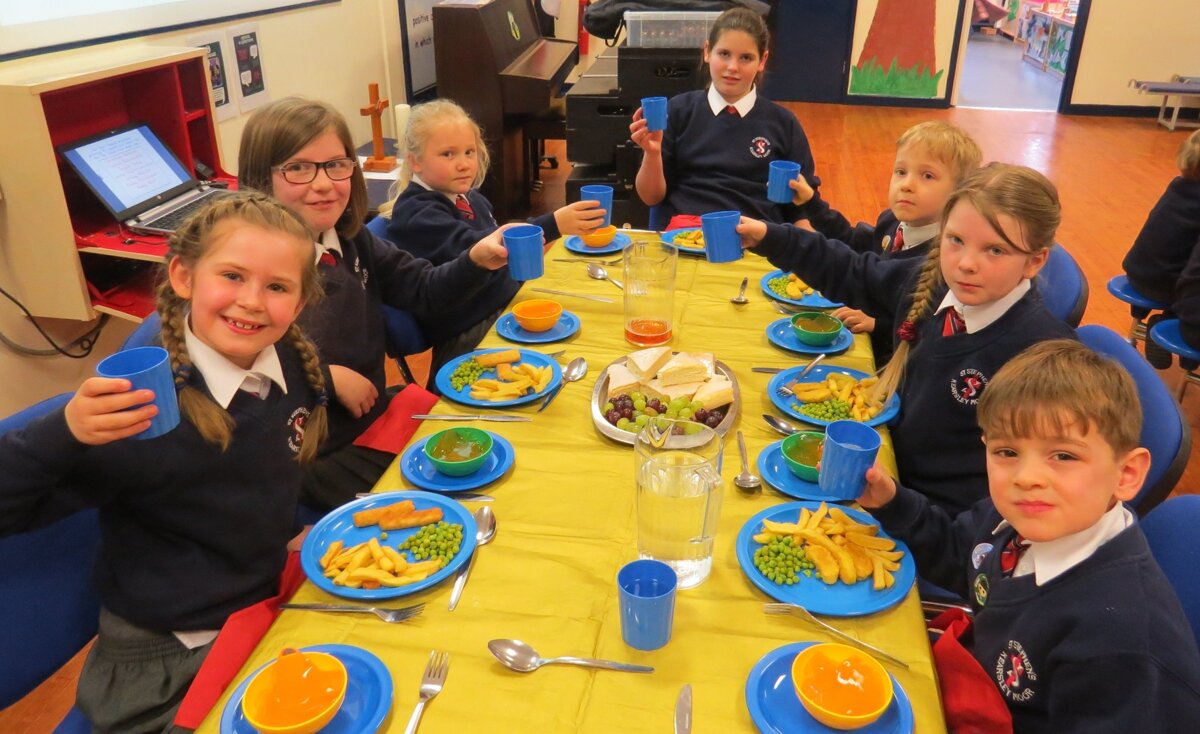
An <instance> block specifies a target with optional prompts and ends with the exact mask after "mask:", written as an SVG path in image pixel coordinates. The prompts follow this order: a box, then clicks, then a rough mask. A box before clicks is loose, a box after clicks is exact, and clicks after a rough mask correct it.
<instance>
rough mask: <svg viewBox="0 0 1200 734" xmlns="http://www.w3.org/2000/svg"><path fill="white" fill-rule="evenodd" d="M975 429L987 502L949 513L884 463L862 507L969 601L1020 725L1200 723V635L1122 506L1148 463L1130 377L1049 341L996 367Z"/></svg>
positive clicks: (989, 664) (983, 654)
mask: <svg viewBox="0 0 1200 734" xmlns="http://www.w3.org/2000/svg"><path fill="white" fill-rule="evenodd" d="M979 424H980V426H981V427H982V428H983V433H984V442H985V444H986V446H987V464H988V484H989V493H990V497H989V498H987V499H983V500H981V501H980V502H979V503H978V504H977V505H975V506H974V507H973V508H971V510H970V511H968V512H964V513H962V514H960V515H959V516H958V517H957V518H953V519H952V518H951V517H950V516H949V515H947V514H946V513H945V512H944V511H942V510H940V509H939V508H937V507H935V506H934V505H932V504H930V503H929V501H928V500H927V499H926V498H925V497H923V496H922V495H920V494H918V493H917V492H914V491H912V490H910V489H907V488H905V487H902V486H899V487H898V486H897V485H896V483H895V482H894V481H893V480H892V479H891V478H890V477H888V476H886V475H885V474H884V473H883V472H881V471H879V470H878V469H871V470H869V471H868V472H867V481H868V485H867V490H866V492H865V493H864V494H863V496H862V497H861V498H860V499H859V502H860V503H861V504H862V506H863V507H865V508H867V509H868V510H869V511H870V512H871V514H872V515H874V516H875V517H876V518H877V519H878V520H879V521H880V522H881V524H882V525H883V527H884V529H886V530H887V531H888V532H889V533H891V534H892V535H894V536H896V537H898V538H901V539H903V540H904V541H905V542H907V543H908V544H909V546H910V548H911V549H912V552H913V557H914V559H915V560H916V563H917V568H918V570H919V572H920V573H921V575H922V576H923V577H924V578H928V579H930V580H931V581H933V582H935V583H937V584H940V585H943V586H946V587H949V588H951V589H954V590H956V591H958V592H959V593H961V594H963V595H964V596H966V597H967V598H969V599H971V602H972V606H973V607H974V610H975V618H974V629H973V637H971V636H966V637H964V638H962V639H963V641H964V642H965V643H966V645H967V648H968V649H969V650H970V652H971V653H972V655H973V656H974V657H975V659H976V660H977V661H978V662H979V664H980V666H981V667H982V668H983V671H984V672H985V673H986V674H987V675H988V676H989V677H990V678H991V679H992V680H993V681H994V682H995V685H996V689H997V691H998V692H999V695H1000V697H1001V698H1003V700H1004V702H1005V704H1006V705H1007V707H1008V709H1009V711H1010V713H1011V714H1012V718H1013V730H1014V731H1015V732H1047V733H1050V732H1053V733H1055V734H1058V733H1059V732H1089V734H1094V733H1097V732H1122V733H1123V734H1124V733H1125V732H1133V731H1146V732H1167V731H1183V730H1185V729H1188V728H1190V727H1192V726H1194V725H1195V723H1196V722H1197V721H1200V654H1198V652H1197V648H1196V640H1195V639H1194V637H1193V635H1192V631H1191V628H1190V626H1189V624H1188V621H1187V618H1186V617H1185V616H1184V614H1183V610H1182V608H1181V607H1180V605H1179V601H1178V599H1177V598H1176V596H1175V593H1174V591H1173V590H1172V589H1171V586H1170V584H1169V583H1168V581H1167V579H1166V577H1165V576H1164V575H1163V573H1162V570H1161V569H1160V568H1159V566H1158V564H1157V563H1156V562H1155V560H1154V558H1153V556H1151V554H1150V549H1149V546H1148V545H1147V544H1146V538H1145V536H1144V535H1142V531H1141V529H1140V528H1139V526H1138V524H1137V520H1136V518H1135V517H1134V515H1133V513H1131V512H1130V511H1129V509H1128V508H1127V507H1126V506H1125V505H1124V504H1123V502H1124V501H1127V500H1131V499H1133V498H1134V497H1135V496H1136V495H1137V493H1138V490H1139V489H1141V486H1142V482H1143V481H1144V480H1145V478H1146V471H1147V469H1149V466H1150V454H1149V452H1148V451H1147V450H1146V449H1144V448H1140V447H1138V445H1137V441H1138V436H1139V433H1140V431H1141V409H1140V406H1139V405H1138V399H1137V389H1136V387H1135V386H1134V384H1133V379H1132V378H1131V377H1130V376H1129V374H1128V373H1126V372H1125V371H1124V370H1123V369H1121V367H1120V366H1119V365H1117V364H1115V363H1114V362H1111V361H1109V360H1107V359H1105V358H1103V357H1101V356H1099V355H1097V354H1096V353H1094V352H1092V351H1091V350H1089V349H1088V348H1087V347H1085V346H1083V345H1082V344H1079V343H1078V342H1075V341H1070V340H1056V341H1048V342H1042V343H1041V344H1038V345H1035V346H1033V347H1030V348H1029V349H1027V350H1026V351H1025V352H1023V353H1022V354H1020V355H1018V356H1017V357H1015V358H1013V359H1012V360H1011V361H1010V362H1009V363H1008V364H1007V365H1006V366H1005V367H1004V368H1003V369H1001V370H1000V371H999V372H998V373H996V376H995V378H994V379H993V380H992V382H991V384H989V385H988V389H987V392H986V393H984V396H983V398H982V400H981V401H980V405H979ZM1189 721H1190V722H1192V723H1191V724H1188V723H1186V722H1189Z"/></svg>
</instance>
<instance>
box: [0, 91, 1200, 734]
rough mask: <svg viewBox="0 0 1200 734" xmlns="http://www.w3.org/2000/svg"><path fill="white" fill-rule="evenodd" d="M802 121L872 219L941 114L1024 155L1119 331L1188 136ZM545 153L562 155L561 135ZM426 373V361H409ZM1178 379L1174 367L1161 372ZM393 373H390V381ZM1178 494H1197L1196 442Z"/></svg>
mask: <svg viewBox="0 0 1200 734" xmlns="http://www.w3.org/2000/svg"><path fill="white" fill-rule="evenodd" d="M786 106H787V107H789V108H790V109H792V110H793V111H794V112H795V113H796V115H797V116H798V117H799V118H800V122H801V124H802V125H803V126H804V129H805V132H806V133H807V134H808V139H809V141H810V142H811V144H812V146H813V149H814V152H815V158H816V165H817V173H818V175H819V176H820V177H821V179H822V181H823V184H822V186H821V192H822V196H823V197H825V198H826V199H827V200H828V201H830V202H831V203H832V204H833V205H834V206H835V207H837V208H838V209H840V210H841V211H842V212H843V213H845V214H846V216H847V217H849V218H850V219H851V220H854V219H865V220H867V221H874V220H875V217H876V215H878V213H879V212H880V211H881V210H883V209H884V208H885V207H886V206H887V182H888V177H889V176H890V172H891V165H892V158H893V156H894V154H895V141H896V138H897V137H898V136H899V135H900V133H901V132H903V131H904V129H905V128H907V127H909V126H910V125H913V124H915V123H917V122H920V121H922V120H927V119H933V118H936V119H944V120H947V121H949V122H951V123H953V124H955V125H958V126H959V127H961V128H963V129H964V130H966V131H967V132H969V133H970V134H971V135H972V136H973V137H974V138H975V140H976V141H978V142H979V144H980V146H981V147H982V148H983V152H984V160H999V161H1006V162H1009V163H1021V164H1024V165H1027V166H1031V167H1033V168H1036V169H1038V170H1040V171H1042V172H1043V173H1045V174H1046V175H1047V176H1049V178H1050V179H1051V180H1052V181H1054V182H1055V183H1056V184H1057V185H1058V189H1059V195H1060V197H1061V200H1062V204H1063V224H1062V227H1061V228H1060V230H1059V233H1058V240H1059V242H1061V243H1062V244H1063V246H1065V247H1066V248H1067V250H1069V251H1070V252H1071V254H1072V255H1074V256H1075V259H1076V260H1077V261H1078V262H1079V264H1080V266H1081V267H1082V268H1083V271H1084V273H1085V274H1086V275H1087V279H1088V285H1089V287H1090V289H1091V299H1090V301H1089V303H1088V307H1087V311H1086V312H1085V314H1084V318H1083V323H1085V324H1103V325H1105V326H1108V327H1110V328H1112V329H1114V330H1116V331H1118V332H1120V333H1122V334H1123V333H1125V332H1126V331H1127V329H1128V326H1129V311H1128V308H1127V307H1126V306H1125V304H1122V303H1120V302H1119V301H1117V300H1115V299H1114V298H1112V297H1111V296H1109V295H1108V293H1107V291H1106V290H1105V288H1104V284H1105V283H1106V282H1107V281H1108V279H1109V278H1110V277H1112V276H1113V275H1115V274H1118V273H1120V272H1121V259H1122V257H1124V255H1125V251H1126V250H1127V249H1128V248H1129V245H1130V243H1131V242H1133V239H1134V237H1135V236H1136V235H1137V233H1138V230H1139V229H1140V228H1141V225H1142V222H1143V221H1144V220H1145V216H1146V213H1147V212H1149V211H1150V208H1151V207H1152V206H1153V205H1154V202H1155V201H1157V200H1158V197H1159V195H1160V194H1161V193H1162V191H1163V189H1164V188H1165V187H1166V185H1167V183H1168V182H1169V181H1170V180H1171V179H1172V178H1173V177H1174V176H1175V175H1177V173H1178V172H1177V171H1176V169H1175V167H1174V163H1173V161H1174V157H1175V152H1176V149H1177V148H1178V147H1179V144H1180V143H1181V142H1182V141H1183V140H1184V139H1185V138H1186V137H1187V133H1186V132H1175V133H1170V132H1167V131H1166V130H1165V129H1164V128H1162V127H1159V126H1157V125H1156V124H1155V123H1154V121H1153V120H1152V119H1145V118H1139V119H1118V118H1099V117H1065V116H1060V115H1057V114H1054V113H1049V112H1011V111H992V110H978V109H950V110H932V111H931V110H916V109H900V108H884V107H880V108H875V107H860V106H841V105H818V104H788V105H786ZM548 147H549V151H548V152H550V153H557V155H558V157H559V160H561V161H565V160H566V156H565V155H564V153H563V148H562V145H561V143H558V144H555V143H551V144H549V146H548ZM565 169H566V166H565V165H563V166H560V168H559V170H558V171H550V170H546V171H543V176H542V178H543V180H544V181H545V185H544V190H543V191H542V192H541V193H537V194H534V207H535V212H536V213H541V212H544V211H550V210H552V209H555V208H557V207H559V206H562V204H563V197H564V181H565V178H566V173H567V171H566V170H565ZM413 366H414V367H415V371H416V372H417V373H418V379H422V378H423V376H424V374H425V373H426V372H427V370H428V360H427V357H426V358H425V359H422V358H420V357H418V358H415V359H414V360H413ZM1160 374H1162V375H1163V377H1164V379H1165V381H1166V382H1167V383H1168V384H1170V385H1172V386H1174V385H1176V384H1178V379H1179V373H1178V370H1171V371H1169V372H1164V373H1160ZM396 375H398V373H395V374H393V375H392V376H393V378H395V377H396ZM1185 411H1186V412H1187V414H1188V416H1189V418H1190V420H1191V424H1192V430H1193V432H1196V431H1197V429H1198V428H1200V421H1198V420H1197V417H1198V416H1200V389H1195V390H1193V393H1192V394H1191V395H1190V396H1189V398H1188V400H1187V401H1186V403H1185ZM1196 444H1197V448H1196V449H1195V450H1194V451H1193V456H1192V458H1193V460H1192V461H1191V462H1189V466H1188V470H1187V472H1186V473H1185V474H1184V476H1183V479H1182V480H1181V481H1180V483H1179V487H1178V488H1177V490H1176V491H1177V492H1187V493H1196V492H1200V463H1197V462H1196V461H1195V457H1196V454H1197V453H1198V452H1200V440H1197V442H1196ZM78 667H79V659H77V660H76V661H73V664H71V665H68V666H67V668H64V670H63V671H60V673H59V674H58V675H56V676H55V677H54V678H52V679H51V680H49V681H47V683H46V684H45V685H44V686H43V687H42V688H40V689H38V691H35V692H34V693H33V694H31V695H30V696H27V697H26V698H25V699H24V700H22V701H21V702H19V703H17V704H15V705H14V706H11V707H9V708H8V709H6V710H4V711H3V712H0V732H30V733H31V734H34V733H36V732H49V731H52V730H53V727H54V724H55V723H57V721H58V720H59V719H61V717H62V716H63V715H64V714H65V712H66V711H67V710H68V709H69V708H70V706H71V703H72V699H73V695H74V693H73V692H74V680H75V677H76V676H77V675H78Z"/></svg>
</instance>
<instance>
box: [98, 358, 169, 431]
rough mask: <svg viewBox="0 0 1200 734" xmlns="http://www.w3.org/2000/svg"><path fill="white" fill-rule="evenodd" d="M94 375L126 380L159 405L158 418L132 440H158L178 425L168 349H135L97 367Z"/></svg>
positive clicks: (104, 360) (103, 361) (105, 359)
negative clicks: (148, 394) (148, 392)
mask: <svg viewBox="0 0 1200 734" xmlns="http://www.w3.org/2000/svg"><path fill="white" fill-rule="evenodd" d="M96 374H97V375H100V376H101V377H116V378H120V379H125V380H129V381H130V382H131V383H133V387H132V388H131V389H132V390H153V391H154V400H153V401H152V402H153V403H154V404H155V405H156V406H158V415H156V416H154V417H153V418H152V419H150V427H149V428H147V429H146V430H144V431H142V432H141V433H139V434H137V435H136V436H134V438H138V439H147V438H158V437H159V436H161V435H163V434H164V433H169V432H170V431H171V429H173V428H174V427H175V426H177V425H179V398H178V396H177V395H176V394H175V378H174V376H173V375H172V374H171V358H170V355H168V354H167V350H165V349H163V348H162V347H137V348H136V349H126V350H125V351H122V352H117V353H116V354H113V355H110V356H108V357H105V358H104V359H103V360H101V361H100V364H98V365H96ZM136 407H139V408H140V407H141V406H140V405H139V406H136Z"/></svg>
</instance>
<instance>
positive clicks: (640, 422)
mask: <svg viewBox="0 0 1200 734" xmlns="http://www.w3.org/2000/svg"><path fill="white" fill-rule="evenodd" d="M633 422H634V424H635V425H636V426H637V427H638V428H639V429H641V428H643V427H644V426H645V425H646V424H647V423H649V422H650V416H648V415H646V414H645V413H643V414H641V415H639V416H638V417H636V418H634V419H633Z"/></svg>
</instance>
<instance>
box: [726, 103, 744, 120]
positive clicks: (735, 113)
mask: <svg viewBox="0 0 1200 734" xmlns="http://www.w3.org/2000/svg"><path fill="white" fill-rule="evenodd" d="M725 111H726V112H728V113H729V114H731V115H733V116H734V117H741V116H742V113H740V112H738V109H737V107H734V106H733V105H725Z"/></svg>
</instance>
